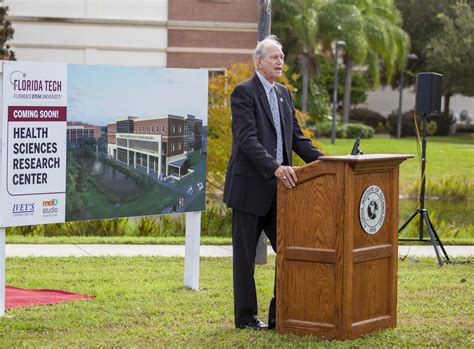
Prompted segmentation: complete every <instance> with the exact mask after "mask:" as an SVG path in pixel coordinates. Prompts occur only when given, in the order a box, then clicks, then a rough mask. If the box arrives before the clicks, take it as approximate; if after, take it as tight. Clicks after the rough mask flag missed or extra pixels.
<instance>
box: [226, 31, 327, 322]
mask: <svg viewBox="0 0 474 349" xmlns="http://www.w3.org/2000/svg"><path fill="white" fill-rule="evenodd" d="M253 58H254V63H255V67H256V70H257V72H256V74H255V75H254V76H253V77H252V78H251V79H249V80H246V81H244V82H242V83H240V84H239V85H238V86H237V87H236V88H235V90H234V91H233V92H232V96H231V109H232V152H231V155H230V159H229V164H228V167H227V173H226V180H225V188H224V202H225V203H227V205H228V206H229V207H231V208H232V209H233V211H232V242H233V278H234V320H235V326H236V327H237V328H251V329H267V328H274V327H275V297H274V298H273V299H272V301H271V303H270V311H269V325H268V326H266V325H265V324H264V323H263V322H262V321H260V320H259V319H258V317H257V295H256V289H255V280H254V270H255V254H256V246H257V242H258V240H259V237H260V234H261V232H262V230H263V231H264V232H265V234H266V235H267V237H268V238H269V240H270V243H271V245H272V247H273V250H275V251H276V184H277V182H276V181H277V180H281V181H282V182H283V183H284V185H285V186H286V187H287V188H293V187H294V186H295V185H296V181H297V178H296V175H295V171H294V169H293V167H292V159H291V156H292V151H295V152H296V153H297V154H298V155H299V156H300V157H301V158H302V159H303V160H304V161H305V162H311V161H314V160H316V159H317V158H318V157H319V156H321V155H322V154H321V152H320V151H319V150H318V149H317V148H315V147H314V146H313V145H312V144H311V141H310V140H309V139H307V138H305V137H304V135H303V133H302V132H301V128H300V126H299V124H298V120H297V119H296V116H295V108H294V105H293V100H292V97H291V94H290V91H289V90H288V89H287V88H286V87H285V86H283V85H281V84H279V83H277V82H275V80H277V79H278V78H280V76H281V74H282V69H283V61H284V54H283V52H282V46H281V44H280V43H279V42H278V39H277V38H276V37H275V36H273V35H271V36H268V37H267V38H265V39H264V40H262V41H261V42H259V43H258V44H257V47H256V48H255V51H254V56H253Z"/></svg>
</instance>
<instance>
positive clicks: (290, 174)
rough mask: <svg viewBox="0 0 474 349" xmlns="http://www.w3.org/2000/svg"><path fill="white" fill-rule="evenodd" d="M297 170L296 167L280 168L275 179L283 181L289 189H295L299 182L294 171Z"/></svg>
mask: <svg viewBox="0 0 474 349" xmlns="http://www.w3.org/2000/svg"><path fill="white" fill-rule="evenodd" d="M295 168H296V167H291V166H280V167H278V168H277V169H276V171H275V177H276V178H278V179H279V180H281V181H282V182H283V183H284V184H285V186H286V187H287V188H288V189H291V188H294V187H295V186H296V182H297V181H298V180H297V178H296V173H295V170H294V169H295Z"/></svg>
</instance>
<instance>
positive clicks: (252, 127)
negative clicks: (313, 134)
mask: <svg viewBox="0 0 474 349" xmlns="http://www.w3.org/2000/svg"><path fill="white" fill-rule="evenodd" d="M275 85H276V94H277V99H278V104H279V107H280V117H281V127H282V134H283V141H284V144H283V146H284V150H283V153H284V157H285V159H287V162H288V165H291V164H292V159H291V154H292V150H293V151H295V153H296V154H298V155H299V156H300V157H301V158H302V159H303V160H304V161H305V162H311V161H314V160H316V159H317V158H318V157H319V156H321V155H322V153H321V152H319V150H318V149H317V148H315V147H314V146H313V145H312V144H311V141H310V140H309V139H308V138H306V137H304V135H303V133H302V132H301V128H300V126H299V124H298V120H297V119H296V116H295V108H294V105H293V100H292V98H291V94H290V91H289V90H288V89H287V88H286V87H285V86H283V85H281V84H278V83H276V84H275ZM231 108H232V152H231V155H230V159H229V164H228V167H227V173H226V179H225V187H224V202H225V203H227V205H228V206H229V207H232V208H234V209H236V210H239V211H242V212H246V213H250V214H255V215H258V216H262V215H265V214H266V213H267V212H268V210H269V209H270V206H271V203H272V200H273V198H274V196H275V192H276V178H275V176H274V173H275V171H276V169H277V168H278V167H279V166H280V165H279V164H278V163H277V162H276V160H275V156H276V147H277V145H276V130H275V126H274V124H273V117H272V113H271V110H270V104H269V103H268V98H267V95H266V93H265V89H264V87H263V85H262V83H261V82H260V80H259V78H258V76H257V75H256V74H255V75H254V76H253V77H252V78H251V79H249V80H246V81H244V82H242V83H240V84H239V85H238V86H237V87H236V88H235V90H234V91H233V92H232V95H231Z"/></svg>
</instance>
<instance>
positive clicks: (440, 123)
mask: <svg viewBox="0 0 474 349" xmlns="http://www.w3.org/2000/svg"><path fill="white" fill-rule="evenodd" d="M428 120H429V121H431V120H434V121H436V126H437V127H436V133H435V135H436V136H449V135H450V134H451V126H453V125H454V123H455V122H456V120H455V119H454V115H453V114H452V113H449V114H448V115H446V114H444V113H442V114H441V115H437V116H433V117H429V118H428Z"/></svg>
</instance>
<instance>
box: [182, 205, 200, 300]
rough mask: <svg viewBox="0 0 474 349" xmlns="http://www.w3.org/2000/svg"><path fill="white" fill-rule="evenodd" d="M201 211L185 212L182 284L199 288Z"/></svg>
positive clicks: (196, 289) (195, 288)
mask: <svg viewBox="0 0 474 349" xmlns="http://www.w3.org/2000/svg"><path fill="white" fill-rule="evenodd" d="M200 237H201V212H187V213H186V241H185V249H184V286H186V287H189V288H191V289H193V290H195V291H198V290H199V245H200Z"/></svg>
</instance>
